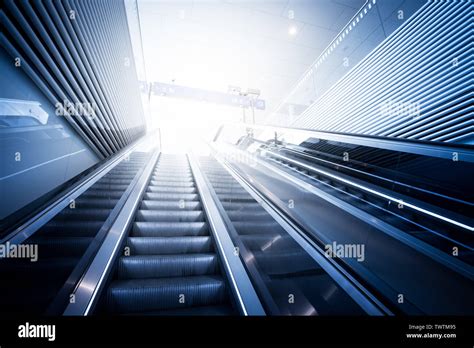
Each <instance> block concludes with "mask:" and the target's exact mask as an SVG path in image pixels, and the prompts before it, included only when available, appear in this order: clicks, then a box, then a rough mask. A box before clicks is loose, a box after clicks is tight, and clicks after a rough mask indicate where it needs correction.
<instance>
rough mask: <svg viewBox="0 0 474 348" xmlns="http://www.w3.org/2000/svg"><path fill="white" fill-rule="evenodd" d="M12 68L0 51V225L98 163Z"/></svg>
mask: <svg viewBox="0 0 474 348" xmlns="http://www.w3.org/2000/svg"><path fill="white" fill-rule="evenodd" d="M14 63H15V61H14V60H13V59H12V58H10V57H9V56H8V55H7V54H6V52H5V51H4V50H3V48H0V71H1V72H2V73H1V75H0V85H1V86H2V89H1V90H0V194H1V197H2V198H3V197H5V199H2V200H1V202H0V219H4V218H5V217H7V216H9V215H10V214H12V213H14V212H15V211H17V210H18V209H21V208H22V207H24V206H25V205H27V204H28V203H30V202H32V201H34V200H35V199H37V198H39V197H41V196H42V195H44V194H46V193H48V192H49V191H51V190H52V189H54V188H56V187H58V186H59V185H61V184H63V183H64V182H66V181H68V180H69V179H71V178H73V177H74V176H76V175H78V174H79V173H81V172H82V171H84V170H86V169H87V168H89V167H91V166H92V165H94V164H96V163H97V162H98V158H97V156H96V155H95V154H94V153H93V152H92V151H91V150H90V149H89V147H88V146H87V145H86V143H85V142H84V141H83V140H82V139H81V138H80V137H79V136H78V135H77V134H76V133H75V132H74V131H73V130H72V129H71V128H70V126H69V124H68V122H67V120H65V119H63V118H61V117H58V116H56V114H55V108H54V105H52V104H51V103H50V102H49V100H48V99H47V98H46V97H45V96H44V95H43V94H42V93H41V92H40V91H39V89H38V88H37V87H36V85H35V84H34V83H33V82H32V81H31V80H30V79H29V78H28V77H27V76H26V74H25V73H24V72H23V70H22V69H21V67H15V64H14ZM4 86H6V88H4Z"/></svg>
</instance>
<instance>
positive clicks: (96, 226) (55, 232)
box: [41, 220, 104, 238]
mask: <svg viewBox="0 0 474 348" xmlns="http://www.w3.org/2000/svg"><path fill="white" fill-rule="evenodd" d="M103 224H104V222H103V221H77V220H65V221H55V220H51V221H50V222H48V223H47V224H46V225H45V226H43V227H42V228H41V233H45V234H47V235H48V236H50V237H51V238H55V237H58V236H69V237H94V236H95V235H96V234H97V232H98V231H99V230H100V228H101V227H102V225H103Z"/></svg>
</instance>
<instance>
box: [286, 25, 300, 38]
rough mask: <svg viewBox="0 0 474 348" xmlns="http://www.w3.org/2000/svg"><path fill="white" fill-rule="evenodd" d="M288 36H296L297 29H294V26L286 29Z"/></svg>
mask: <svg viewBox="0 0 474 348" xmlns="http://www.w3.org/2000/svg"><path fill="white" fill-rule="evenodd" d="M288 34H290V35H291V36H295V35H296V34H298V28H297V27H295V26H294V25H292V26H291V27H290V28H289V29H288Z"/></svg>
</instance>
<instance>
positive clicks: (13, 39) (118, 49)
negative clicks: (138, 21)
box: [0, 0, 145, 158]
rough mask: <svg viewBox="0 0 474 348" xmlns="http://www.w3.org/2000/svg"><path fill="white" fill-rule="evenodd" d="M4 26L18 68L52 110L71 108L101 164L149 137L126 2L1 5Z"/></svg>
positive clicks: (7, 0)
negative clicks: (104, 159) (55, 106)
mask: <svg viewBox="0 0 474 348" xmlns="http://www.w3.org/2000/svg"><path fill="white" fill-rule="evenodd" d="M0 22H1V23H2V24H1V25H2V31H1V33H0V43H1V44H2V46H4V48H5V49H6V51H7V52H8V53H9V55H10V56H11V57H12V62H13V61H15V62H20V66H19V67H18V68H20V69H23V70H24V71H25V72H26V74H27V75H28V76H29V77H30V78H31V80H32V81H34V83H35V84H36V85H37V86H38V87H39V88H40V89H41V91H42V92H43V93H44V94H45V95H46V96H47V97H48V99H49V100H50V101H51V103H53V104H54V105H57V103H60V105H66V106H67V107H68V108H67V110H66V111H67V112H66V115H65V117H66V119H67V120H68V121H69V123H70V124H71V126H72V127H73V128H74V129H75V130H76V131H77V132H78V133H79V135H80V136H81V137H82V138H83V139H85V140H86V142H87V143H88V144H89V146H90V147H91V148H92V149H93V150H94V151H95V152H96V153H97V155H98V156H99V157H100V158H105V157H108V156H110V155H112V154H113V153H115V152H117V151H118V150H120V149H121V148H123V147H124V146H126V145H127V144H129V143H130V142H132V141H134V140H135V139H137V138H138V137H140V136H141V135H143V134H144V132H145V119H144V116H143V109H142V104H141V99H140V91H139V85H138V80H137V76H136V70H135V66H134V60H133V52H132V47H131V43H130V36H129V32H128V25H127V17H126V12H125V7H124V4H123V2H122V1H116V0H77V1H74V0H61V1H53V0H44V1H39V0H37V1H26V0H15V1H14V0H2V6H1V8H0ZM18 58H19V60H17V59H18ZM2 88H5V86H2ZM65 100H67V101H68V103H65V102H64V101H65ZM87 104H88V105H91V106H93V109H94V113H93V114H90V113H89V114H88V113H87V110H86V109H85V108H83V106H84V105H87Z"/></svg>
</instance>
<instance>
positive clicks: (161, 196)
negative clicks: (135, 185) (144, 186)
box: [144, 192, 199, 201]
mask: <svg viewBox="0 0 474 348" xmlns="http://www.w3.org/2000/svg"><path fill="white" fill-rule="evenodd" d="M144 198H145V199H151V200H156V201H179V200H182V199H183V200H186V201H197V200H198V199H199V196H198V195H197V194H195V193H151V192H146V193H145V195H144Z"/></svg>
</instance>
